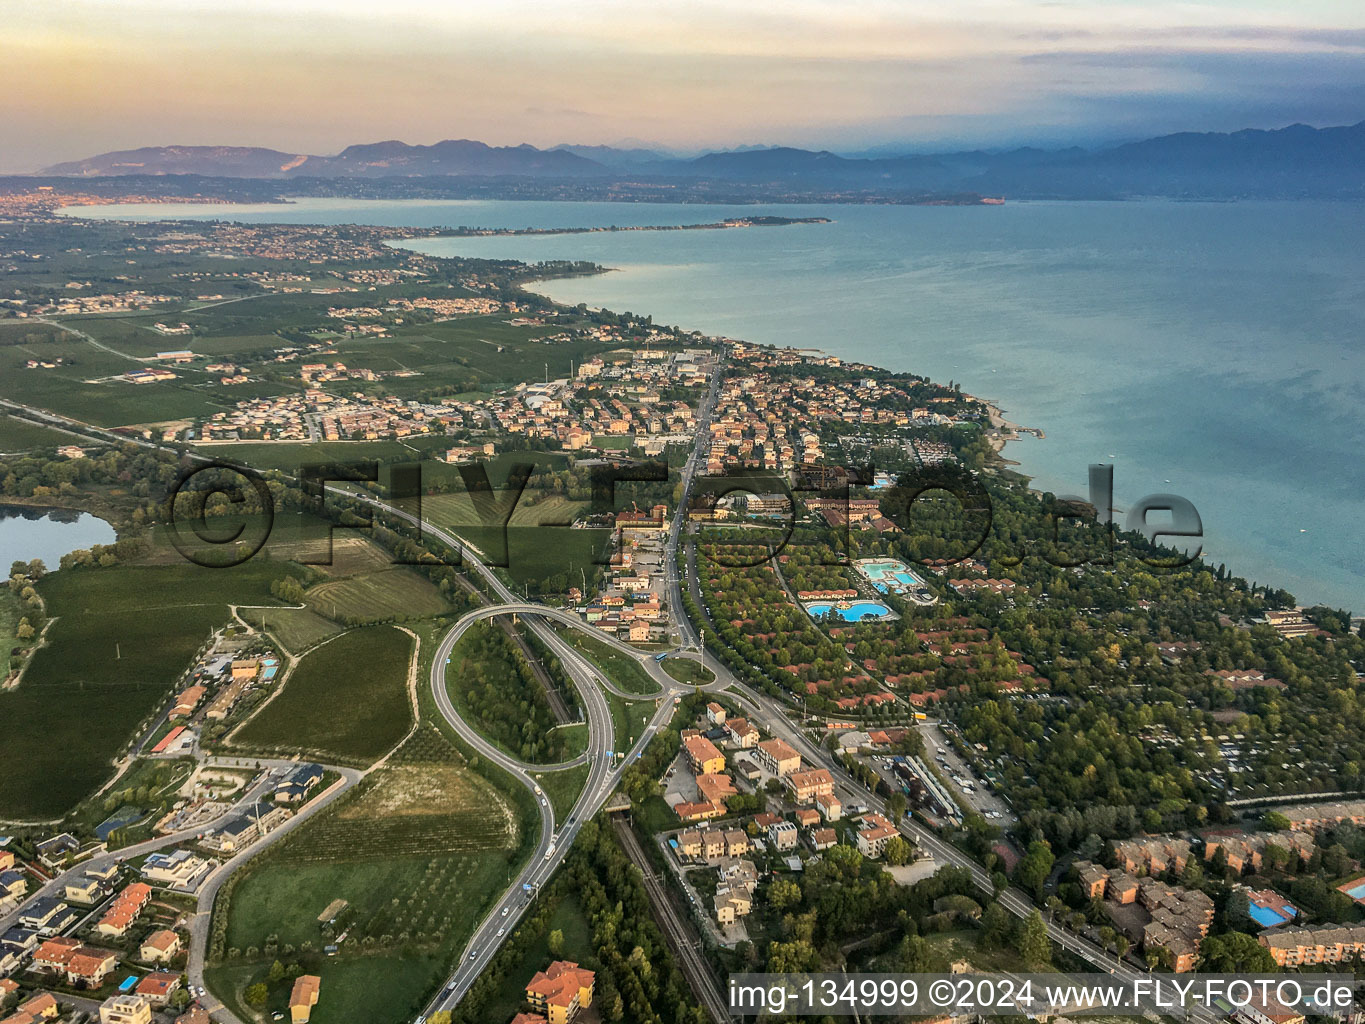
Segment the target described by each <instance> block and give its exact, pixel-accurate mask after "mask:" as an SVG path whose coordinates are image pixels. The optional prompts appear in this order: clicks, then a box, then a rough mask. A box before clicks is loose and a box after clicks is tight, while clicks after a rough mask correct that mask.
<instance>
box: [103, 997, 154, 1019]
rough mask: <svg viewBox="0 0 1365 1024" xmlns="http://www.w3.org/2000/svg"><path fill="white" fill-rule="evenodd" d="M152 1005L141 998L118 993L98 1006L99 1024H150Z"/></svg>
mask: <svg viewBox="0 0 1365 1024" xmlns="http://www.w3.org/2000/svg"><path fill="white" fill-rule="evenodd" d="M151 1020H152V1004H151V1003H150V1002H148V1001H147V1000H146V999H145V998H143V997H142V996H139V995H136V994H132V993H129V994H124V993H120V994H119V995H116V996H110V997H109V998H108V999H106V1000H105V1001H104V1002H102V1003H101V1004H100V1024H151Z"/></svg>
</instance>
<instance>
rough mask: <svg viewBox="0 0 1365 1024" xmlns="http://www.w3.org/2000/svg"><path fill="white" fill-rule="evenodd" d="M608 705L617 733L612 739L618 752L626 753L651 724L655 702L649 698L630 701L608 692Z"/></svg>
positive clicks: (606, 695) (614, 729)
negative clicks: (650, 719)
mask: <svg viewBox="0 0 1365 1024" xmlns="http://www.w3.org/2000/svg"><path fill="white" fill-rule="evenodd" d="M604 696H605V697H606V698H607V706H608V707H610V708H611V723H612V726H613V731H614V733H615V739H614V740H613V741H612V742H613V743H614V744H615V748H616V750H617V752H618V753H622V754H624V753H626V752H627V751H629V750H630V748H631V747H632V746H634V745H635V741H636V740H638V739H639V738H640V736H641V735H642V734H643V733H644V731H645V727H646V726H647V725H648V724H649V716H650V715H652V714H653V713H654V702H653V701H648V700H640V701H628V700H626V699H624V698H622V697H618V696H616V694H614V693H606V694H604Z"/></svg>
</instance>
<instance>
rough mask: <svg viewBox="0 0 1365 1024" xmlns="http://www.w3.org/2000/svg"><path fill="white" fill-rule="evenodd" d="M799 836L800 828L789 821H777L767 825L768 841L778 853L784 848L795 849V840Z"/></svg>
mask: <svg viewBox="0 0 1365 1024" xmlns="http://www.w3.org/2000/svg"><path fill="white" fill-rule="evenodd" d="M800 836H801V832H800V829H798V828H797V827H796V826H795V825H794V824H792V823H791V822H790V821H779V822H777V823H775V824H773V825H769V826H768V842H769V844H771V846H772V848H773V849H774V850H776V851H777V852H779V853H781V852H783V851H785V850H795V849H796V841H797V840H798V839H799V838H800Z"/></svg>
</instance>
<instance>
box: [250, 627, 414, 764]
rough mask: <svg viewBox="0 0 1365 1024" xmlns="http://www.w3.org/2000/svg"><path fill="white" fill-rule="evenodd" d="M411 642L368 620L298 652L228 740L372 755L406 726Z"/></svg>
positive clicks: (341, 755)
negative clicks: (278, 684) (277, 685)
mask: <svg viewBox="0 0 1365 1024" xmlns="http://www.w3.org/2000/svg"><path fill="white" fill-rule="evenodd" d="M412 647H413V644H412V638H411V637H409V636H408V635H407V634H406V633H404V632H403V631H402V630H399V629H397V628H395V627H393V626H368V627H365V628H362V629H355V630H352V631H350V632H349V633H344V634H342V635H341V636H338V637H336V638H334V639H332V640H328V641H327V642H326V643H324V644H323V645H322V646H321V647H317V648H315V649H314V650H312V651H310V652H309V653H308V654H307V655H305V656H304V658H303V660H302V661H301V662H299V663H298V665H297V666H296V667H295V669H294V671H293V672H292V673H291V674H290V675H289V678H288V680H287V681H286V683H285V686H284V690H283V692H281V693H280V694H279V695H278V696H277V697H275V698H274V699H273V700H272V701H270V703H269V704H267V705H265V707H263V708H262V709H261V711H260V712H259V713H258V714H257V715H256V717H255V718H253V719H252V720H251V721H250V722H248V723H247V724H246V725H245V726H243V727H242V729H241V730H240V731H239V732H238V733H237V734H236V735H235V736H234V737H233V743H234V744H235V745H240V746H244V747H260V748H266V749H272V750H288V751H300V752H304V753H307V754H309V755H315V756H317V757H320V758H336V759H339V760H342V761H358V762H362V763H365V764H368V763H370V762H372V761H374V760H376V759H377V758H379V757H381V756H382V755H384V754H385V753H387V752H388V751H389V750H391V749H392V748H393V745H394V744H395V743H397V742H398V741H399V740H401V739H402V738H403V735H404V733H406V732H407V731H408V729H409V728H410V727H411V725H412V704H411V701H410V700H409V697H408V666H409V663H410V662H411V661H412Z"/></svg>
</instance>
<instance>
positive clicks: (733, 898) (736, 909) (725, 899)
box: [715, 887, 754, 925]
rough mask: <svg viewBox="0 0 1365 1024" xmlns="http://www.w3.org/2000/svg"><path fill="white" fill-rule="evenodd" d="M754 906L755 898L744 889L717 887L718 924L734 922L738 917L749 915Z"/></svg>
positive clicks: (716, 910) (716, 911)
mask: <svg viewBox="0 0 1365 1024" xmlns="http://www.w3.org/2000/svg"><path fill="white" fill-rule="evenodd" d="M753 907H754V902H753V898H752V897H751V896H750V895H749V894H748V893H747V892H745V891H744V890H743V889H730V888H726V887H722V888H717V889H716V898H715V914H716V923H717V924H720V925H729V924H734V923H735V919H736V918H740V917H748V916H749V913H750V911H752V910H753Z"/></svg>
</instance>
